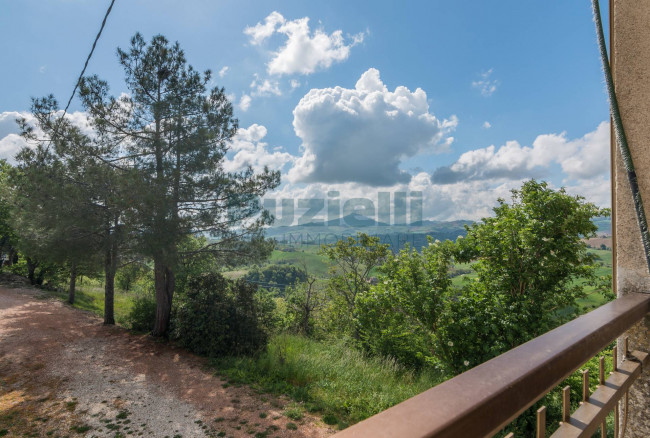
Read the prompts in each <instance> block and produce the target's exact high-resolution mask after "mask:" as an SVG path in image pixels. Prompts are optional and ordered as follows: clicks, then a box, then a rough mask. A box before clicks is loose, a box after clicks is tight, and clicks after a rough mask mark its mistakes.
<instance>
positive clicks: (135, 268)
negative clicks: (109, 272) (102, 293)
mask: <svg viewBox="0 0 650 438" xmlns="http://www.w3.org/2000/svg"><path fill="white" fill-rule="evenodd" d="M149 270H150V268H149V267H148V266H146V265H145V264H144V263H141V262H138V261H134V262H132V263H129V264H127V265H126V266H123V267H121V268H120V269H118V271H117V274H116V275H115V281H116V283H117V287H119V288H120V289H122V290H123V291H126V292H128V291H130V290H131V289H132V288H133V286H134V285H135V283H136V281H137V280H138V279H139V278H140V277H142V276H143V275H144V274H145V273H146V272H148V271H149Z"/></svg>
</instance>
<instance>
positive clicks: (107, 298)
mask: <svg viewBox="0 0 650 438" xmlns="http://www.w3.org/2000/svg"><path fill="white" fill-rule="evenodd" d="M112 261H113V255H112V251H110V250H109V251H106V259H105V261H104V279H105V282H104V324H107V325H108V324H110V325H113V324H115V313H114V301H115V268H114V265H113V262H112Z"/></svg>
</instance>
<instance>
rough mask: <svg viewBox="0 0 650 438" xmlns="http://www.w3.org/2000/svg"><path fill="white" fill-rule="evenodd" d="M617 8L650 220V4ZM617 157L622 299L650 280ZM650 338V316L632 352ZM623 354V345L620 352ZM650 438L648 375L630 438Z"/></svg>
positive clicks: (618, 67)
mask: <svg viewBox="0 0 650 438" xmlns="http://www.w3.org/2000/svg"><path fill="white" fill-rule="evenodd" d="M612 2H613V3H612V5H611V6H612V10H611V13H612V16H611V21H612V27H611V29H612V36H611V47H612V48H611V54H612V67H613V74H614V81H615V84H616V94H617V96H618V101H619V106H620V110H621V116H622V119H623V124H624V126H625V131H626V134H627V138H628V142H629V146H630V149H631V153H632V158H633V160H634V164H635V168H636V174H637V177H638V182H639V187H640V189H641V196H642V197H643V201H644V203H645V210H646V215H647V216H648V217H650V1H630V0H612ZM603 3H604V2H603ZM603 6H605V5H603ZM612 146H613V147H616V145H615V144H613V145H612ZM612 155H613V158H614V164H613V166H612V167H613V173H614V175H613V178H612V187H613V205H612V206H613V210H614V215H615V217H614V224H613V225H614V227H613V228H614V249H615V262H614V263H615V264H614V266H615V277H614V278H615V287H616V291H617V294H618V296H623V295H626V294H629V293H634V292H643V293H649V292H650V275H649V274H648V268H647V265H646V261H645V256H644V251H643V244H642V242H641V234H640V232H639V226H638V223H637V220H636V213H635V210H634V204H633V202H632V196H631V192H630V185H629V183H628V179H627V173H626V171H625V167H624V166H623V162H622V159H621V156H620V152H618V150H616V151H615V152H614V153H613V154H612ZM649 333H650V317H649V316H646V317H645V319H644V320H643V321H641V322H640V323H639V324H637V325H636V326H635V327H633V328H632V329H631V330H630V331H629V332H628V334H627V335H628V336H629V337H630V349H637V350H642V351H650V340H649ZM622 350H623V348H622V344H621V342H620V340H619V352H622ZM647 437H650V372H649V371H648V370H645V371H644V373H643V375H642V377H641V379H639V381H637V382H636V383H635V385H634V388H633V390H632V391H630V412H629V417H628V424H627V431H626V438H647Z"/></svg>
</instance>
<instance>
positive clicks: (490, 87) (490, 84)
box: [472, 68, 499, 97]
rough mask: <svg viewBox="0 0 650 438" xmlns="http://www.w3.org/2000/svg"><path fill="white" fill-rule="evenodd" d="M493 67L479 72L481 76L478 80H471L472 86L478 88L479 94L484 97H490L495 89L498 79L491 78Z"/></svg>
mask: <svg viewBox="0 0 650 438" xmlns="http://www.w3.org/2000/svg"><path fill="white" fill-rule="evenodd" d="M493 72H494V69H492V68H491V69H489V70H488V71H486V72H483V73H481V78H480V79H479V80H478V81H473V82H472V87H474V88H476V89H478V90H479V91H480V92H481V94H482V95H483V96H485V97H490V96H492V95H493V94H494V92H495V91H497V86H498V85H499V81H497V80H496V79H491V76H492V73H493Z"/></svg>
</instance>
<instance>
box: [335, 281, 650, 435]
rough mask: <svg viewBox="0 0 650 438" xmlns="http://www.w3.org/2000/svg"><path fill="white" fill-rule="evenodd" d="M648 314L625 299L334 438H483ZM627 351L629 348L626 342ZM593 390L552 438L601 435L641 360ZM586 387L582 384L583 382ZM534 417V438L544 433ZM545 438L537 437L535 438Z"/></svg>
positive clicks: (632, 359) (635, 299) (644, 305)
mask: <svg viewBox="0 0 650 438" xmlns="http://www.w3.org/2000/svg"><path fill="white" fill-rule="evenodd" d="M649 312H650V294H630V295H627V296H625V297H622V298H618V299H616V300H614V301H612V302H610V303H607V304H605V305H603V306H601V307H599V308H598V309H596V310H594V311H592V312H590V313H588V314H586V315H583V316H581V317H579V318H577V319H575V320H573V321H571V322H569V323H567V324H564V325H562V326H560V327H558V328H556V329H554V330H552V331H550V332H548V333H546V334H544V335H542V336H539V337H537V338H535V339H533V340H531V341H529V342H527V343H525V344H523V345H520V346H519V347H517V348H514V349H512V350H510V351H508V352H506V353H504V354H502V355H500V356H498V357H495V358H494V359H491V360H489V361H487V362H485V363H483V364H481V365H479V366H477V367H475V368H473V369H471V370H469V371H467V372H465V373H463V374H460V375H458V376H456V377H454V378H453V379H450V380H447V381H446V382H444V383H441V384H440V385H438V386H436V387H434V388H431V389H429V390H427V391H425V392H423V393H421V394H419V395H417V396H415V397H412V398H410V399H408V400H406V401H404V402H402V403H400V404H398V405H396V406H393V407H392V408H390V409H387V410H385V411H383V412H380V413H379V414H377V415H375V416H373V417H371V418H368V419H367V420H364V421H362V422H360V423H358V424H355V425H354V426H351V427H349V428H348V429H345V430H343V431H341V432H339V433H337V434H336V435H334V437H335V438H352V437H373V438H419V437H422V438H424V437H430V438H459V437H462V438H473V437H489V436H492V435H494V434H496V433H497V432H499V431H500V430H502V429H503V428H504V427H505V426H506V425H508V424H509V423H510V422H511V421H512V420H514V419H515V418H516V417H517V416H519V415H520V414H521V413H522V412H523V411H524V410H526V409H527V408H529V407H530V406H532V405H533V404H534V403H535V402H536V401H538V400H539V399H541V398H542V397H543V396H544V395H545V394H547V393H548V392H549V391H550V390H551V389H553V388H554V387H555V386H557V385H558V384H559V383H560V382H561V381H562V380H564V379H566V378H567V377H568V376H569V375H570V374H571V373H573V372H575V371H576V370H577V369H579V368H580V366H582V365H583V364H584V363H586V362H587V361H588V360H589V359H591V358H592V357H594V356H595V355H596V354H598V352H599V351H601V350H602V349H603V348H605V347H606V346H607V345H609V344H610V343H611V342H612V341H613V340H614V339H616V338H617V337H619V336H620V335H621V334H623V333H624V332H625V331H626V330H627V329H628V328H630V327H631V326H632V325H634V324H635V323H636V322H638V321H639V320H641V319H642V318H643V317H644V316H646V315H647V314H648V313H649ZM626 344H627V342H626ZM625 350H626V351H625V352H624V357H625V359H624V360H623V361H622V362H621V363H620V364H617V362H616V359H614V372H612V374H611V375H610V377H609V378H608V379H607V381H605V376H604V371H603V369H604V368H603V366H602V365H601V376H599V377H600V379H599V381H600V385H599V387H598V389H597V390H596V391H595V392H594V393H592V394H589V392H588V391H589V389H588V388H589V387H588V385H587V386H586V389H585V390H584V391H583V403H582V404H581V406H580V408H579V409H578V410H577V411H576V412H575V413H574V414H570V412H569V410H568V409H569V408H568V406H569V403H568V402H569V400H568V390H567V389H566V388H565V391H564V398H565V399H564V405H565V410H564V415H563V417H564V421H563V423H562V425H561V426H560V428H559V429H558V430H557V431H556V432H555V433H554V434H553V437H563V438H568V437H591V436H592V434H593V433H594V432H596V431H597V429H598V428H599V427H601V425H602V423H603V421H604V419H605V417H606V416H607V414H608V413H609V412H611V411H612V409H614V407H615V406H616V405H617V403H618V401H619V400H620V399H621V398H622V397H623V396H624V394H625V393H626V392H627V390H628V389H629V387H630V385H631V384H632V383H633V381H634V380H635V379H636V378H637V377H638V376H639V375H640V373H641V372H642V370H643V369H644V367H646V368H647V366H648V365H650V360H649V358H648V354H647V353H643V352H637V351H635V352H631V353H630V352H628V351H627V346H626V348H625ZM587 380H588V377H587ZM543 417H544V412H543V410H540V412H538V420H540V422H539V423H538V434H539V433H544V429H543V428H544V427H545V426H544V421H543V420H544V419H543ZM541 436H542V437H543V436H544V435H543V434H542V435H541Z"/></svg>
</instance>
